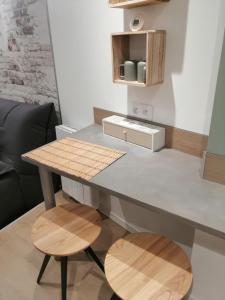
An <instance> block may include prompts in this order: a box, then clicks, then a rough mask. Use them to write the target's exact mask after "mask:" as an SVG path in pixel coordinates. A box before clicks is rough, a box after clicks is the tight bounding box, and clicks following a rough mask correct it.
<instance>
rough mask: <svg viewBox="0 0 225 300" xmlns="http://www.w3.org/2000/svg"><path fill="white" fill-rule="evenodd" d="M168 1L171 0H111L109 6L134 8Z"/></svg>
mask: <svg viewBox="0 0 225 300" xmlns="http://www.w3.org/2000/svg"><path fill="white" fill-rule="evenodd" d="M168 1H169V0H109V6H110V7H111V8H134V7H139V6H145V5H150V4H160V3H163V2H168Z"/></svg>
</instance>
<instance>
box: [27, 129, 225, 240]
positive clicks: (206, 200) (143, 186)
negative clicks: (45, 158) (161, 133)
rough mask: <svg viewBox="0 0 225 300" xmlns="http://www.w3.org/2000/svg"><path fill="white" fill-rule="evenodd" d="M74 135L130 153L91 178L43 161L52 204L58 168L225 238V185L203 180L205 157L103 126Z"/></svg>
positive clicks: (47, 196) (43, 175) (47, 194)
mask: <svg viewBox="0 0 225 300" xmlns="http://www.w3.org/2000/svg"><path fill="white" fill-rule="evenodd" d="M74 137H76V138H79V139H81V140H85V141H88V142H92V143H96V144H100V145H103V146H107V147H111V148H115V149H119V150H123V151H126V152H127V155H125V156H124V157H122V158H121V159H119V160H118V161H116V162H115V163H114V164H112V165H111V166H109V167H108V168H106V169H105V170H104V171H102V172H101V173H99V174H98V175H96V176H95V177H94V178H93V179H92V180H91V181H90V182H85V181H83V180H80V179H79V178H75V177H71V176H68V174H65V173H63V172H58V171H56V170H54V169H53V168H47V167H46V166H45V165H38V167H39V169H40V175H41V179H42V186H43V192H44V198H45V202H46V207H47V208H49V207H51V206H54V193H53V188H52V181H51V175H50V174H51V172H55V173H58V174H59V175H63V176H67V177H70V178H72V179H74V180H76V181H80V182H82V183H85V184H87V185H90V186H93V187H95V188H97V189H101V190H104V191H107V192H108V193H110V194H112V195H115V196H118V197H120V198H122V199H123V198H124V199H128V200H129V201H135V202H136V203H138V204H139V205H141V206H145V207H148V208H150V209H151V210H152V211H155V212H158V213H161V214H167V215H169V216H171V218H176V219H178V220H180V221H181V222H185V223H187V224H189V225H190V226H193V227H194V228H196V229H200V230H202V231H205V232H207V233H209V234H212V235H215V236H218V237H222V238H225V186H223V185H219V184H216V183H212V182H209V181H206V180H204V179H202V178H201V176H200V170H201V160H200V159H199V158H196V157H193V156H190V155H187V154H184V153H182V152H178V151H176V150H171V149H164V150H162V151H160V152H156V153H152V152H151V151H150V150H148V149H145V148H142V147H139V146H136V145H133V144H129V143H126V142H124V141H122V140H119V139H116V138H113V137H110V136H106V135H104V134H103V133H102V127H101V126H99V125H93V126H90V127H87V128H85V129H83V130H80V131H78V132H77V133H75V134H74ZM27 161H28V162H31V161H29V160H27ZM31 163H33V162H31Z"/></svg>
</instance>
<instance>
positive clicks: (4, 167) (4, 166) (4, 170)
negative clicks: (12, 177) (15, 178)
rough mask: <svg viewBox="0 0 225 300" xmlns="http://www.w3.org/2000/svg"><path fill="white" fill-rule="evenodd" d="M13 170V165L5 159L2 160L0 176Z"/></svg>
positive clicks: (0, 162)
mask: <svg viewBox="0 0 225 300" xmlns="http://www.w3.org/2000/svg"><path fill="white" fill-rule="evenodd" d="M11 171H13V167H12V166H11V165H9V164H7V163H5V162H3V161H0V176H1V175H4V174H6V173H9V172H11Z"/></svg>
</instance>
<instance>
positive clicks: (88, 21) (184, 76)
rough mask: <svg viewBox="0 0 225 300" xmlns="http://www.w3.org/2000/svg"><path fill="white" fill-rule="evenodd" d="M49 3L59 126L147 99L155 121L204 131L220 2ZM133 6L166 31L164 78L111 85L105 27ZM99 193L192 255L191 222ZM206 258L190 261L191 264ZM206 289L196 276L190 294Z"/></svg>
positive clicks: (105, 207)
mask: <svg viewBox="0 0 225 300" xmlns="http://www.w3.org/2000/svg"><path fill="white" fill-rule="evenodd" d="M47 1H48V5H49V15H50V25H51V31H52V39H53V48H54V52H55V62H56V71H57V77H58V85H59V95H60V100H61V109H62V117H63V122H64V123H65V124H67V125H69V126H71V127H75V128H77V129H79V128H82V127H84V126H87V125H89V124H91V123H92V122H93V112H92V108H93V106H99V107H102V108H105V109H108V110H113V111H117V112H121V113H125V114H126V113H127V112H129V111H130V108H131V106H132V103H133V102H141V103H150V104H151V105H153V107H154V115H153V120H154V121H156V122H161V123H165V124H169V125H174V126H176V127H179V128H183V129H186V130H191V131H194V132H198V133H203V134H208V133H209V127H210V119H211V114H212V106H213V99H214V94H215V87H216V79H217V74H218V66H219V61H220V54H221V50H222V40H223V33H224V26H225V24H224V22H225V7H224V6H225V1H224V0H213V1H212V0H189V1H188V0H171V1H170V2H169V3H168V4H162V5H157V6H151V7H150V6H149V7H143V8H139V9H135V10H126V11H123V10H119V9H114V10H113V9H109V8H108V5H107V0H95V1H94V0H91V1H90V0H66V1H62V0H47ZM137 12H142V13H144V14H145V18H146V28H151V27H155V28H157V29H166V30H167V33H168V35H167V52H166V72H165V82H164V84H162V85H159V86H155V87H152V88H144V89H140V88H136V87H125V86H120V85H114V84H112V75H111V74H112V71H111V45H110V33H111V32H117V31H123V30H124V29H127V25H128V23H129V20H130V17H131V16H132V15H133V14H135V13H137ZM100 199H101V201H100V209H101V210H102V211H103V212H104V213H106V214H108V215H109V216H111V217H112V218H113V219H114V220H115V221H116V222H118V223H120V224H121V225H123V226H124V227H127V228H128V229H129V230H131V231H156V232H159V233H162V234H164V235H166V236H168V237H170V238H172V239H174V240H176V241H177V242H180V243H181V244H182V245H183V247H184V249H185V250H186V251H187V252H188V254H189V255H190V254H191V251H192V243H193V238H194V229H193V228H190V227H188V226H187V225H185V224H180V223H179V222H177V221H175V220H172V219H171V218H166V217H164V216H160V215H157V214H155V213H152V212H151V211H150V210H148V209H144V208H141V207H138V206H137V205H135V204H133V203H130V202H127V201H125V200H121V199H118V198H116V197H111V196H110V195H104V194H103V195H101V197H100ZM195 248H196V247H194V249H195ZM198 253H200V252H197V254H198ZM195 254H196V253H195ZM200 255H201V254H200ZM193 257H195V256H193ZM204 263H205V262H204V261H203V262H202V261H201V262H200V263H199V264H201V266H199V264H198V262H195V261H193V264H194V267H196V268H202V265H204ZM195 272H196V271H195ZM196 274H197V276H198V273H196ZM210 288H211V286H210V284H208V286H207V289H210ZM205 290H206V286H205V284H204V283H203V284H202V282H201V280H198V279H197V280H195V288H194V294H195V296H196V297H193V299H196V300H203V299H204V297H203V298H202V297H201V296H200V297H198V296H199V295H205V293H206V292H205ZM209 294H210V293H209ZM218 299H219V298H218ZM221 299H222V298H221Z"/></svg>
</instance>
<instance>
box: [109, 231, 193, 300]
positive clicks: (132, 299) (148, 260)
mask: <svg viewBox="0 0 225 300" xmlns="http://www.w3.org/2000/svg"><path fill="white" fill-rule="evenodd" d="M105 273H106V277H107V280H108V282H109V284H110V286H111V287H112V289H113V290H114V292H115V293H116V294H117V295H118V296H119V297H121V299H124V300H143V299H145V300H156V299H160V300H181V299H183V297H184V296H185V295H186V294H187V293H188V291H189V289H190V287H191V284H192V268H191V264H190V262H189V259H188V257H187V255H186V254H185V252H184V251H183V250H182V249H181V248H180V247H179V246H178V245H176V244H175V243H174V242H173V241H171V240H169V239H167V238H165V237H162V236H160V235H156V234H150V233H135V234H129V235H127V236H126V237H125V238H122V239H119V240H118V241H117V242H115V244H113V245H112V247H111V248H110V249H109V251H108V253H107V255H106V259H105Z"/></svg>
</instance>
